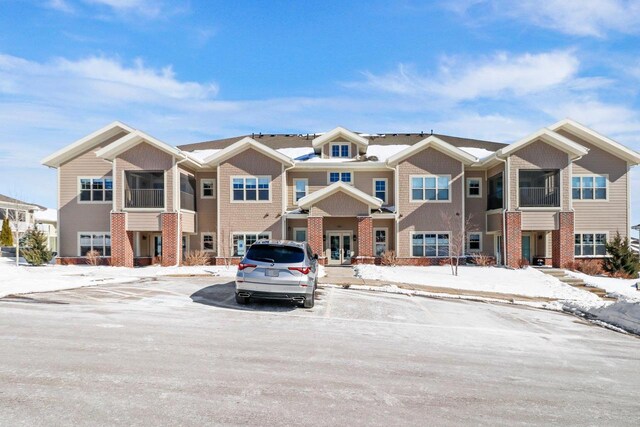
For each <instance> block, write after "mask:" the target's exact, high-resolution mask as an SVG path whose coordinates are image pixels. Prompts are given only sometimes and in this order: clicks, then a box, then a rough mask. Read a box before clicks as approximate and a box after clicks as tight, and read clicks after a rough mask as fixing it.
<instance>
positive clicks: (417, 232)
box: [409, 231, 451, 258]
mask: <svg viewBox="0 0 640 427" xmlns="http://www.w3.org/2000/svg"><path fill="white" fill-rule="evenodd" d="M414 234H436V235H437V234H446V235H448V236H449V254H451V232H450V231H412V232H411V233H409V253H410V254H411V255H410V256H411V258H449V255H447V256H438V255H436V256H427V255H422V256H420V255H414V254H413V235H414ZM425 247H426V244H423V249H424V248H425ZM438 249H439V245H438V237H437V236H436V253H438ZM424 252H425V253H426V252H427V251H426V250H425V251H424Z"/></svg>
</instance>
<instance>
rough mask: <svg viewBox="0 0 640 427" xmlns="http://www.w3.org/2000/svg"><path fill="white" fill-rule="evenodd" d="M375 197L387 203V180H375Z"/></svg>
mask: <svg viewBox="0 0 640 427" xmlns="http://www.w3.org/2000/svg"><path fill="white" fill-rule="evenodd" d="M373 195H374V196H375V197H377V198H378V199H380V200H382V202H383V203H387V178H374V179H373Z"/></svg>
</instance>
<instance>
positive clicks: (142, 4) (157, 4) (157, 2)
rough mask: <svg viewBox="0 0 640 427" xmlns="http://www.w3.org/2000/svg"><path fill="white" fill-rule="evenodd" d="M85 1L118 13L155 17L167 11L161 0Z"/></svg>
mask: <svg viewBox="0 0 640 427" xmlns="http://www.w3.org/2000/svg"><path fill="white" fill-rule="evenodd" d="M84 2H85V3H89V4H93V5H99V6H104V7H108V8H109V9H111V10H112V11H114V12H116V13H120V14H126V13H135V14H137V15H141V16H145V17H147V18H157V17H160V16H161V15H162V14H163V13H167V12H168V8H167V5H166V4H165V3H164V2H163V1H161V0H84Z"/></svg>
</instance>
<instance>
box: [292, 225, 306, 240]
mask: <svg viewBox="0 0 640 427" xmlns="http://www.w3.org/2000/svg"><path fill="white" fill-rule="evenodd" d="M293 240H295V241H296V242H306V241H307V229H306V228H294V229H293Z"/></svg>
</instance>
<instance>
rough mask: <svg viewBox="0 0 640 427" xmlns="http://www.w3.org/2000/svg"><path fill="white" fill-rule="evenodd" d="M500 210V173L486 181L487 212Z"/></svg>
mask: <svg viewBox="0 0 640 427" xmlns="http://www.w3.org/2000/svg"><path fill="white" fill-rule="evenodd" d="M492 209H502V172H501V173H499V174H497V175H494V176H492V177H491V178H489V179H488V180H487V210H492Z"/></svg>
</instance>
